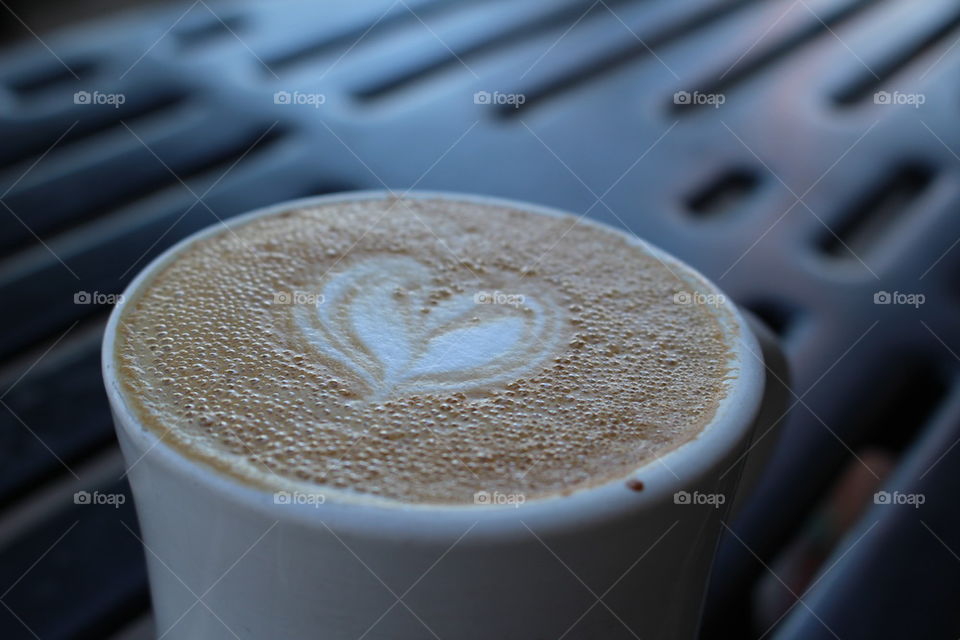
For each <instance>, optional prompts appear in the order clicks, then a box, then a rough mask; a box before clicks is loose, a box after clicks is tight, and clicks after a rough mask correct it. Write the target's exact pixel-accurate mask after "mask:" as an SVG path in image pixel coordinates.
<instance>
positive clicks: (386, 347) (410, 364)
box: [294, 257, 564, 400]
mask: <svg viewBox="0 0 960 640" xmlns="http://www.w3.org/2000/svg"><path fill="white" fill-rule="evenodd" d="M437 282H438V278H437V275H436V274H433V273H431V272H430V270H429V269H428V268H427V267H426V266H425V265H423V264H421V263H419V262H417V261H416V260H415V259H413V258H410V257H376V258H368V259H367V260H365V261H362V262H358V263H357V264H355V265H353V266H351V267H350V268H348V269H346V270H344V271H340V272H338V273H335V274H333V275H332V276H331V277H329V278H328V281H327V283H326V286H324V287H323V290H322V291H323V293H322V296H320V297H319V300H320V301H321V302H318V303H317V304H316V305H314V306H312V307H311V306H298V307H296V308H295V310H294V314H295V316H296V324H297V327H298V328H299V329H300V330H301V331H303V333H304V335H305V336H306V337H307V338H308V339H309V341H310V343H311V344H312V345H313V346H315V347H316V348H317V350H319V351H320V352H321V353H322V354H323V355H324V356H326V357H329V358H333V359H335V360H337V361H338V362H340V363H342V364H343V365H345V366H346V367H347V368H349V370H350V371H351V372H352V373H353V374H354V375H355V376H356V377H357V378H358V379H359V380H360V381H362V383H363V384H364V385H365V386H366V387H367V389H368V390H369V393H368V394H367V395H368V396H369V398H370V399H371V400H384V399H386V398H388V397H390V396H391V395H397V394H403V393H414V392H416V393H440V392H452V391H462V392H469V391H471V390H473V389H476V388H479V387H484V386H486V385H490V384H494V383H497V382H509V381H510V380H512V379H516V378H519V377H520V376H521V375H523V374H525V373H528V372H530V371H535V370H536V369H538V368H539V367H540V366H542V364H543V362H544V361H545V360H546V359H547V358H548V357H549V356H550V355H552V354H553V353H554V351H555V349H556V347H557V344H558V342H559V339H560V336H561V333H562V332H563V331H564V320H563V313H562V311H561V309H559V308H558V307H557V306H556V305H555V304H553V303H552V302H550V301H549V300H547V299H542V300H537V299H536V298H535V297H533V296H523V299H524V302H523V304H519V303H518V304H516V305H506V304H484V300H483V299H482V298H478V294H474V293H472V291H474V290H475V289H471V290H467V289H466V288H465V287H464V285H460V284H453V285H451V284H448V283H441V284H438V283H437Z"/></svg>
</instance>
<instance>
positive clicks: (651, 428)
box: [115, 199, 736, 504]
mask: <svg viewBox="0 0 960 640" xmlns="http://www.w3.org/2000/svg"><path fill="white" fill-rule="evenodd" d="M681 292H682V293H684V294H685V296H683V297H678V293H681ZM711 292H712V290H711V289H710V288H709V287H708V286H707V285H706V284H705V283H703V282H702V281H701V280H700V279H699V278H698V277H696V276H695V275H693V274H692V273H689V272H687V271H686V270H684V269H683V268H681V267H679V266H676V265H671V266H670V267H669V268H668V267H666V266H665V265H664V264H663V263H661V261H660V260H659V259H658V258H657V257H655V256H653V255H651V254H650V253H649V252H647V251H646V250H644V249H643V248H642V247H640V246H638V245H636V244H633V243H630V242H628V241H627V240H626V239H625V238H624V237H623V236H621V235H620V234H617V233H614V232H612V231H608V230H605V229H603V228H599V227H596V226H593V225H586V224H578V223H577V221H576V220H575V219H574V218H572V217H545V216H543V215H539V214H534V213H529V212H524V211H518V210H514V209H511V208H509V207H504V206H498V205H480V204H476V203H471V202H457V201H449V200H439V199H407V200H392V199H367V200H358V201H353V202H334V203H330V204H324V205H320V206H316V207H307V208H303V209H297V210H290V211H286V212H282V213H278V214H274V215H270V216H266V217H261V218H256V219H253V220H251V221H248V222H246V223H245V224H243V225H242V226H238V227H237V228H235V229H234V230H233V231H231V232H229V233H228V232H225V231H220V232H219V233H214V234H212V235H209V236H207V237H205V238H203V239H201V240H199V241H196V242H194V243H192V244H191V245H190V246H188V247H186V248H185V249H183V250H181V251H180V252H179V253H178V254H177V256H176V258H175V259H173V260H172V261H170V262H169V263H167V264H166V265H165V266H163V267H161V268H159V269H157V270H156V272H155V273H154V274H152V276H151V278H150V279H149V280H148V282H147V283H146V284H145V285H144V286H142V287H141V288H140V289H139V291H138V292H137V293H136V294H135V295H133V296H131V297H130V298H129V299H128V301H127V302H126V303H125V307H124V309H123V311H122V313H121V315H120V322H119V324H118V329H117V336H116V341H115V360H116V368H117V375H118V380H119V381H120V383H121V390H122V392H123V394H124V396H125V398H126V401H127V404H128V406H129V407H130V409H131V410H132V411H133V412H134V413H135V414H136V415H137V416H138V417H139V419H140V420H141V421H142V422H143V423H144V425H145V426H146V427H147V428H148V429H150V430H151V431H153V432H154V433H156V434H157V435H159V436H161V437H162V438H163V441H164V442H165V443H167V444H169V445H171V446H173V447H175V448H176V449H177V450H179V451H180V452H181V453H183V454H184V455H187V456H189V457H191V458H193V459H195V460H198V461H200V462H201V463H205V464H208V465H211V466H213V467H215V468H216V469H218V470H219V471H221V472H223V473H225V474H227V475H229V476H232V477H234V478H236V479H238V480H240V481H242V482H247V483H250V484H254V485H257V486H261V487H264V488H267V489H272V490H278V489H284V490H287V489H290V488H293V487H299V488H303V487H308V488H314V489H315V490H317V491H320V492H323V493H327V494H329V495H330V496H340V497H343V496H350V499H365V500H367V499H370V500H383V501H388V502H395V503H407V504H473V503H474V495H475V494H476V493H477V492H487V493H489V494H491V495H495V494H496V493H497V492H499V493H500V494H507V495H522V496H523V497H524V500H527V501H529V500H533V499H537V498H548V497H551V496H557V495H562V494H565V493H569V492H571V491H576V490H578V489H583V488H586V487H590V486H594V485H597V484H600V483H604V482H609V481H612V480H615V479H621V478H625V477H627V476H628V475H629V474H630V472H631V471H632V470H634V469H636V468H637V467H639V466H641V465H643V464H645V463H647V462H649V461H651V460H654V459H656V458H657V457H659V456H661V455H663V454H664V453H666V452H667V451H669V450H671V449H673V448H675V447H677V446H679V445H680V444H682V443H683V442H686V441H688V440H690V439H691V438H694V437H696V435H697V434H698V433H699V432H700V431H701V430H702V429H703V427H704V425H706V424H707V423H709V422H710V420H711V419H712V418H713V416H714V414H715V412H716V409H717V406H718V403H719V402H720V401H721V400H722V399H723V398H724V397H725V396H726V395H727V392H728V387H729V384H730V379H731V377H732V376H735V375H736V369H735V365H734V364H733V360H732V358H733V355H732V353H733V350H732V346H731V345H732V340H733V339H732V338H731V336H730V335H728V333H727V330H726V329H725V328H724V327H725V326H730V323H729V322H728V321H727V320H725V319H724V318H723V315H724V314H725V313H726V311H724V310H723V309H722V308H721V309H718V308H716V307H710V306H707V305H703V304H698V303H695V302H694V303H688V304H681V303H678V300H681V301H683V300H685V301H688V302H689V301H691V300H694V301H695V300H700V299H706V297H705V296H701V297H698V296H696V295H693V294H698V293H703V294H708V293H711Z"/></svg>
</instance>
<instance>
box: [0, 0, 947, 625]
mask: <svg viewBox="0 0 960 640" xmlns="http://www.w3.org/2000/svg"><path fill="white" fill-rule="evenodd" d="M187 8H188V5H184V6H178V7H174V8H169V9H164V10H162V11H156V12H153V13H149V14H144V13H139V14H130V15H129V16H127V17H120V18H114V19H112V20H111V21H109V22H104V23H100V24H94V25H91V26H89V27H84V28H78V29H75V30H72V31H69V32H64V33H61V34H59V35H57V36H56V37H51V38H44V41H45V43H46V45H47V46H48V47H49V49H47V48H46V47H44V46H41V45H39V44H36V43H34V44H32V45H30V46H26V47H23V48H21V49H18V50H15V51H9V52H7V53H6V54H5V55H4V56H3V58H2V70H0V110H2V111H0V113H2V115H0V139H2V140H3V144H2V146H0V194H3V195H2V197H0V202H2V204H3V205H4V206H3V208H2V210H0V252H2V253H0V255H2V259H0V299H2V301H3V309H4V312H3V313H2V314H0V357H2V358H4V359H5V360H4V361H5V362H6V365H5V366H4V368H3V370H2V375H3V376H4V379H5V381H6V382H5V383H4V384H3V386H2V389H3V390H4V391H3V392H2V393H3V395H2V397H0V399H2V402H3V404H4V409H3V410H0V442H2V445H3V446H2V447H0V456H2V458H3V472H2V474H0V506H2V507H3V509H4V512H3V513H2V514H0V559H2V562H0V589H4V590H5V591H4V592H3V595H2V597H0V601H2V602H3V604H5V605H6V607H5V608H2V609H0V635H2V637H4V638H19V637H33V636H32V635H31V634H35V635H36V636H38V637H41V638H73V637H90V638H101V637H105V636H106V635H108V634H109V633H112V632H114V631H117V630H119V629H120V628H122V627H124V626H125V625H127V624H128V623H130V622H131V621H133V620H136V619H138V618H139V617H140V616H142V615H144V614H145V613H146V611H147V607H148V604H147V598H146V583H145V574H144V569H143V562H142V555H141V551H140V547H139V543H138V540H137V538H136V535H137V534H136V523H135V519H134V517H133V511H132V509H131V505H130V503H129V500H128V501H127V503H126V504H125V505H123V506H122V507H120V508H119V509H115V508H113V507H112V506H108V505H102V506H85V505H74V504H73V499H72V495H73V492H74V491H76V490H79V489H86V490H91V491H92V490H94V489H99V490H100V491H103V492H110V491H114V490H115V489H113V488H112V487H117V486H119V487H123V486H124V485H123V481H122V479H119V480H118V478H120V474H121V473H122V468H121V466H120V461H119V458H118V457H117V455H116V452H115V450H114V445H113V440H112V435H111V425H110V421H109V413H108V409H107V406H106V399H105V397H104V395H103V393H102V391H101V389H100V382H99V374H98V362H97V350H98V345H99V331H100V328H101V327H102V323H103V321H104V318H105V314H106V312H107V310H108V308H107V306H105V305H103V304H97V302H99V301H102V300H103V299H104V298H103V297H102V294H110V293H115V292H119V291H120V290H122V288H123V286H124V285H125V283H126V282H127V281H129V279H130V278H131V277H132V275H133V274H134V273H135V272H136V271H137V269H138V268H140V267H142V266H143V265H144V264H145V263H146V262H147V261H148V260H149V259H150V257H152V256H154V255H156V254H157V253H158V252H159V251H161V250H163V249H164V248H165V247H167V246H169V245H170V244H172V243H173V242H175V241H176V240H177V239H179V238H182V237H183V236H185V235H187V234H188V233H190V232H192V231H194V230H196V229H199V228H201V227H204V226H206V225H208V224H211V223H213V222H215V221H216V220H217V219H222V218H226V217H228V216H231V215H234V214H237V213H240V212H242V211H245V210H250V209H252V208H255V207H258V206H260V205H264V204H267V203H270V202H275V201H279V200H283V199H288V198H293V197H300V196H304V195H309V194H314V193H323V192H329V191H338V190H344V189H353V188H383V187H384V186H388V187H391V188H407V187H418V188H422V189H444V190H460V191H467V192H477V193H488V194H493V195H498V196H506V197H512V198H518V199H522V200H529V201H534V202H540V203H544V204H549V205H554V206H557V207H560V208H563V209H567V210H570V211H574V212H581V213H585V214H587V215H589V216H591V217H594V218H597V219H600V220H603V221H605V222H608V223H610V224H613V225H614V226H618V227H622V228H628V229H630V230H631V231H633V232H635V233H636V234H638V235H640V236H641V237H644V238H647V239H649V240H651V241H653V242H654V243H656V244H658V245H660V246H662V247H664V248H665V249H667V250H668V251H671V252H673V253H675V254H676V255H678V256H680V257H681V258H683V259H685V260H687V261H688V262H690V263H692V264H693V265H695V266H696V267H697V268H699V269H701V270H702V271H703V272H705V273H706V274H707V275H709V276H710V277H712V278H713V279H714V280H715V281H717V282H718V283H719V284H720V286H721V287H723V288H724V289H725V290H727V291H728V292H729V293H730V294H732V295H733V296H734V297H735V298H736V299H737V300H738V301H739V302H741V303H743V304H744V305H746V306H748V307H749V308H751V309H753V310H755V311H756V312H757V313H758V314H759V315H761V316H762V317H763V318H764V319H765V320H767V322H768V323H770V324H771V326H773V327H774V328H775V329H776V330H777V331H778V332H779V333H780V335H781V336H782V338H783V341H784V345H785V348H786V351H787V353H788V357H789V359H790V362H791V366H792V369H793V386H794V390H795V392H796V396H795V397H794V398H793V402H792V404H793V405H794V407H793V411H792V413H791V415H790V417H789V419H788V420H787V422H786V425H785V428H784V432H783V436H782V440H781V441H780V443H779V446H778V449H777V452H776V454H775V457H774V460H773V461H772V463H771V465H770V468H769V470H768V472H767V473H766V474H765V476H764V478H763V480H762V482H761V484H760V486H759V487H758V489H757V491H756V492H755V494H754V496H753V498H752V500H751V501H750V503H749V504H748V507H747V508H746V510H745V512H744V513H743V514H742V516H741V517H740V519H739V520H738V521H737V522H732V523H730V526H731V528H732V531H733V534H732V535H730V536H727V539H725V540H724V541H723V543H722V544H721V547H720V549H719V555H718V559H717V563H716V566H715V571H714V584H713V588H712V590H711V595H710V598H709V601H708V603H707V607H706V611H705V618H704V620H705V623H704V624H705V626H704V636H705V637H758V636H760V635H761V634H762V633H764V631H766V629H765V628H760V627H759V626H756V625H755V622H754V621H755V619H756V615H755V612H753V611H752V604H751V603H752V602H753V600H752V597H751V596H752V593H753V591H754V589H755V585H756V584H757V581H758V580H760V579H761V578H762V577H763V576H765V575H766V574H767V568H766V567H767V565H769V564H770V563H771V562H772V561H773V559H774V558H775V557H776V556H777V553H778V551H780V550H781V549H782V548H783V547H784V545H786V544H787V543H788V542H789V541H790V539H791V537H792V535H793V534H794V533H795V532H796V531H797V529H798V527H799V526H800V525H801V523H803V522H804V521H805V519H806V518H807V517H809V514H810V513H811V511H812V510H813V509H814V508H815V506H816V504H817V502H818V500H820V498H821V497H822V496H823V495H824V493H825V491H826V490H827V488H828V487H829V486H830V485H831V483H832V482H833V481H834V479H835V478H836V477H837V475H838V473H839V472H840V470H841V469H842V468H843V467H844V466H845V465H846V464H848V463H849V462H850V461H851V460H856V459H857V457H858V454H859V452H861V451H863V450H864V449H865V448H867V447H869V446H883V447H885V448H887V449H889V450H891V451H893V452H894V453H895V454H897V455H898V456H899V458H898V465H897V467H896V470H895V472H894V473H893V475H891V476H890V477H889V478H888V479H887V480H886V481H885V485H884V488H885V489H886V490H888V491H895V490H896V491H901V492H904V493H922V494H923V495H924V496H925V497H926V502H925V504H924V505H923V506H922V507H920V508H919V509H914V508H912V507H910V506H908V505H906V506H890V505H875V506H871V507H870V508H869V509H868V510H867V511H866V512H865V513H864V514H863V515H862V517H861V518H860V519H859V521H858V523H857V525H856V526H855V527H854V529H853V530H852V531H851V532H850V533H849V534H848V535H847V537H846V538H845V539H844V541H843V542H842V543H841V544H840V545H839V547H838V548H837V549H835V550H834V554H833V556H832V557H831V558H830V559H829V560H828V562H827V563H826V565H825V567H824V571H825V572H824V573H823V574H822V576H821V578H819V579H818V580H817V582H816V583H815V587H814V588H813V589H812V590H811V591H810V592H809V593H808V594H805V595H804V597H803V603H802V604H799V605H797V606H795V607H793V608H792V609H791V610H790V611H789V613H788V614H787V615H786V616H785V617H784V618H783V620H782V621H781V624H780V626H779V627H778V628H777V631H776V634H778V635H779V637H784V638H811V637H825V638H826V637H841V638H858V637H902V636H910V637H956V636H957V635H958V634H960V614H958V613H957V612H956V608H955V606H954V605H955V602H953V600H955V597H954V596H955V594H956V593H957V592H958V588H960V560H958V558H957V554H958V553H960V516H958V515H957V512H956V510H955V509H954V508H953V504H955V496H956V495H957V489H958V488H960V487H958V484H960V475H958V474H957V473H956V471H955V469H956V465H957V463H958V462H960V460H958V457H960V447H956V448H954V446H953V445H954V444H955V443H956V442H957V440H958V438H960V393H958V386H957V363H958V357H957V354H958V353H960V318H958V311H960V308H958V305H957V293H956V285H957V281H958V277H957V273H958V266H960V265H958V261H960V249H958V250H953V247H954V244H955V243H956V242H957V239H958V237H960V236H958V233H960V224H958V222H957V218H956V209H957V206H958V204H960V181H958V179H957V176H958V169H960V158H958V157H957V155H956V152H957V151H958V150H960V132H958V130H957V129H956V127H955V126H954V124H955V122H956V112H957V104H956V100H957V90H958V83H957V81H956V75H957V71H958V67H960V47H955V46H954V45H955V43H956V41H957V38H958V37H960V28H958V26H960V10H958V8H957V6H956V5H955V3H952V2H948V1H946V0H942V1H941V0H927V1H925V2H922V3H920V2H915V1H914V2H911V1H909V0H873V1H870V0H807V1H805V2H792V1H791V0H726V1H720V0H713V1H709V0H689V1H686V2H670V1H669V0H633V1H628V0H620V1H614V0H607V1H606V3H602V2H601V3H591V2H585V1H581V0H577V1H570V0H568V1H562V2H558V1H557V0H549V1H548V0H527V1H524V2H517V1H515V0H491V1H488V2H479V1H471V0H456V1H441V0H419V1H416V2H414V1H412V0H408V1H407V2H406V3H402V2H401V3H394V2H388V1H376V2H372V1H371V2H365V3H353V2H347V1H346V0H343V1H341V2H337V3H332V2H329V3H306V2H270V3H261V4H213V5H209V6H207V5H204V4H203V3H198V4H194V5H192V8H191V9H190V10H189V11H187ZM185 11H186V12H185ZM58 58H59V59H58ZM78 91H79V92H87V94H79V95H80V97H79V98H75V95H77V94H76V92H78ZM277 92H280V93H277ZM477 92H487V93H488V94H489V95H490V97H491V99H490V101H489V102H490V103H489V104H485V103H483V102H484V100H483V98H484V96H485V95H486V94H483V93H481V94H479V95H476V94H477ZM676 92H687V93H686V94H683V93H681V94H678V97H676V98H675V94H676ZM877 92H886V95H888V96H890V102H893V103H896V102H902V101H910V99H911V98H910V97H911V96H917V95H919V96H922V100H923V104H922V105H910V104H883V102H884V100H883V99H882V97H883V95H884V94H880V95H881V99H879V100H878V99H876V98H875V96H876V94H877ZM84 95H89V96H90V101H89V103H84V98H83V96H84ZM111 95H121V96H122V97H123V103H122V104H119V105H116V104H108V103H107V104H96V103H97V102H98V101H103V100H106V101H109V100H110V98H109V97H106V98H105V97H104V96H111ZM516 95H519V96H522V100H523V104H521V105H519V107H518V106H517V105H516V104H515V103H516V102H517V101H518V100H513V101H512V102H513V103H514V104H511V103H510V102H511V101H510V100H509V96H516ZM686 95H689V96H690V99H689V100H685V99H684V97H685V96H686ZM310 96H314V97H313V98H311V97H310ZM317 96H322V98H320V97H317ZM504 96H506V97H504ZM711 96H713V97H712V98H711ZM717 96H722V102H723V103H722V104H720V105H717V104H715V103H716V102H718V101H720V100H718V98H717ZM287 98H289V102H287ZM78 101H79V103H78ZM321 101H322V104H318V103H320V102H321ZM917 101H919V100H918V99H916V97H914V98H913V102H917ZM114 102H116V100H114ZM297 102H301V104H295V103H297ZM478 102H479V103H478ZM504 102H506V103H504ZM710 102H712V103H713V104H709V103H710ZM878 102H879V104H878ZM883 291H886V292H891V293H892V292H900V293H907V294H922V295H923V296H925V302H924V304H922V305H920V306H919V307H914V306H910V305H905V304H875V294H876V293H877V292H883ZM84 293H87V294H90V296H89V299H90V301H91V302H92V303H90V304H87V303H85V301H86V300H87V299H86V298H84V296H83V294H84ZM96 294H101V295H100V296H98V295H96ZM118 483H119V484H118ZM122 490H124V491H125V489H122ZM795 595H800V594H795ZM138 628H139V627H138Z"/></svg>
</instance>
